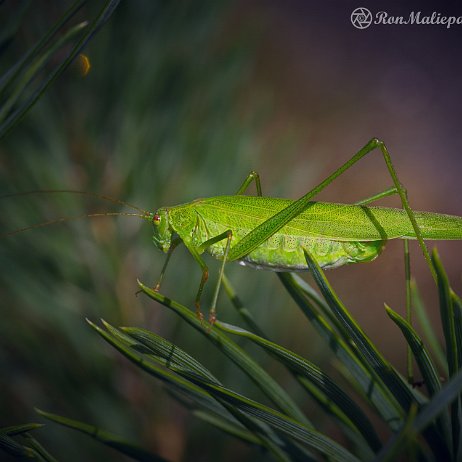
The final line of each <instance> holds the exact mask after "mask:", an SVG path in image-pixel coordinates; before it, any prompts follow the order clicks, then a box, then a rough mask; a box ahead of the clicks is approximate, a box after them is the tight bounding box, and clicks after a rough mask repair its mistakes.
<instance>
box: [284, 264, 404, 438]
mask: <svg viewBox="0 0 462 462" xmlns="http://www.w3.org/2000/svg"><path fill="white" fill-rule="evenodd" d="M278 276H279V278H280V279H281V281H282V283H283V284H284V286H285V287H286V289H287V291H288V292H289V294H290V295H291V296H292V298H293V299H294V301H295V302H296V303H297V304H298V306H299V307H300V308H301V310H302V311H303V313H304V314H305V316H306V317H307V318H308V319H309V321H310V322H311V323H312V325H313V326H314V327H315V328H316V330H317V331H318V332H319V334H320V335H321V336H322V337H323V338H324V339H325V341H326V343H327V345H329V347H330V348H331V350H332V351H333V352H334V354H335V355H336V356H337V357H338V359H339V360H340V362H341V363H342V364H343V365H344V368H342V372H343V373H345V372H347V373H348V375H346V376H347V378H349V379H350V380H351V379H354V383H355V384H356V385H357V388H358V391H359V392H361V393H362V394H363V396H364V397H365V399H366V400H367V401H368V402H370V403H371V404H372V405H374V406H375V408H376V409H377V411H378V412H379V414H380V415H381V416H382V417H383V419H384V420H385V422H386V423H387V424H388V425H389V426H390V428H391V429H393V430H398V429H399V428H400V426H401V422H402V419H403V418H404V412H403V410H402V408H401V407H400V406H399V404H398V403H397V401H396V400H395V398H394V397H393V396H392V395H391V393H390V392H389V391H388V390H387V388H386V387H385V386H384V384H383V383H382V382H381V381H379V380H377V377H376V376H375V374H372V373H371V371H370V369H369V368H367V367H366V366H365V365H364V364H363V363H362V362H361V361H360V360H359V359H358V357H357V356H356V355H355V354H354V353H353V351H352V349H351V347H350V345H351V343H350V342H346V341H344V340H343V339H342V338H341V337H340V336H339V335H338V334H337V333H336V332H335V331H334V330H333V329H332V327H331V325H330V324H329V323H328V322H327V321H326V319H325V318H324V317H323V315H322V314H321V313H320V312H319V311H318V310H317V309H316V306H314V305H313V302H312V300H310V299H308V298H307V296H306V292H305V289H306V288H305V287H304V285H301V284H300V283H299V282H300V278H298V277H294V275H293V274H290V273H283V274H279V275H278Z"/></svg>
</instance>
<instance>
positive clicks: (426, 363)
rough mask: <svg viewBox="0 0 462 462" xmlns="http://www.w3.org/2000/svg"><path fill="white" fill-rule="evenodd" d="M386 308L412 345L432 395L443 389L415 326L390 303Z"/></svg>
mask: <svg viewBox="0 0 462 462" xmlns="http://www.w3.org/2000/svg"><path fill="white" fill-rule="evenodd" d="M385 310H386V312H387V314H388V316H389V317H390V319H391V320H392V321H393V322H394V323H395V324H396V325H397V326H398V327H399V329H400V330H401V332H402V333H403V335H404V337H405V339H406V341H407V343H408V345H409V346H410V347H411V350H412V353H413V354H414V357H415V359H416V361H417V364H418V366H419V369H420V371H421V373H422V377H423V380H424V382H425V385H426V386H427V389H428V391H429V393H430V396H433V395H434V394H435V393H437V392H438V391H439V390H440V389H441V381H440V379H439V376H438V372H437V370H436V368H435V366H434V364H433V362H432V360H431V357H430V355H429V353H428V351H427V349H426V348H425V346H424V344H423V341H422V339H421V338H420V337H419V335H418V334H417V332H416V331H415V330H414V328H413V327H412V326H411V325H410V324H409V323H408V322H407V321H406V320H405V319H404V318H403V317H402V316H400V315H399V314H398V313H396V312H395V311H393V310H392V309H391V308H390V307H389V306H388V305H385Z"/></svg>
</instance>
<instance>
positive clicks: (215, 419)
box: [193, 410, 260, 445]
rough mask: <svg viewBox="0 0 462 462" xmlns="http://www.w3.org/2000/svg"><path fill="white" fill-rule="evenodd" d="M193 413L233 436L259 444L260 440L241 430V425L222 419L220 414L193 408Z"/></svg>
mask: <svg viewBox="0 0 462 462" xmlns="http://www.w3.org/2000/svg"><path fill="white" fill-rule="evenodd" d="M193 414H194V415H195V416H196V417H198V418H199V419H201V420H203V421H204V422H207V423H209V424H210V425H213V426H214V427H217V428H219V429H220V430H222V431H224V432H225V433H228V434H229V435H231V436H234V437H235V438H238V439H240V440H242V441H245V442H246V443H250V444H256V445H260V440H259V439H258V438H257V437H256V436H254V435H252V434H251V433H249V432H248V431H243V428H242V427H239V426H237V425H234V424H232V423H231V422H230V421H229V420H226V419H223V418H222V417H221V416H218V415H216V414H212V413H211V412H207V411H202V410H195V411H193Z"/></svg>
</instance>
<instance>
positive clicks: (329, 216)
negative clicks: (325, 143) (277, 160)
mask: <svg viewBox="0 0 462 462" xmlns="http://www.w3.org/2000/svg"><path fill="white" fill-rule="evenodd" d="M374 150H377V152H379V153H381V155H382V156H383V159H384V161H385V164H386V166H387V168H388V172H389V174H390V176H391V178H392V181H393V187H392V188H390V189H388V190H386V191H384V192H382V193H379V194H377V195H375V196H373V197H371V198H369V199H367V200H364V201H361V202H358V203H356V204H352V205H348V204H334V203H325V202H316V201H313V200H312V198H313V197H314V196H315V195H316V194H318V193H319V192H320V191H322V190H323V189H324V188H325V187H326V186H328V185H329V184H330V183H332V182H333V181H334V180H335V179H336V178H337V177H339V176H340V175H341V174H342V173H344V172H345V171H346V170H348V169H349V168H350V167H351V166H353V165H354V164H355V163H356V162H358V161H359V160H360V159H362V158H363V157H364V156H366V155H367V154H369V153H371V152H374ZM252 182H255V185H256V189H257V196H246V195H243V193H244V192H245V191H246V189H247V188H248V187H249V185H250V184H251V183H252ZM391 194H398V195H399V197H400V200H401V204H402V206H403V208H402V209H396V208H386V207H370V206H366V205H365V204H368V203H370V202H371V201H373V200H376V199H379V198H381V197H384V196H388V195H391ZM100 197H101V196H100ZM102 198H107V197H102ZM116 202H117V201H116ZM118 202H119V203H121V204H124V205H130V204H126V203H123V202H122V201H118ZM135 208H136V209H137V210H138V211H140V212H141V213H133V214H125V215H133V216H138V217H141V218H143V219H146V220H148V221H150V222H151V223H152V224H153V228H154V234H153V242H154V244H155V245H156V247H158V248H159V249H160V250H162V251H164V252H165V253H167V258H166V261H165V264H164V266H163V268H162V271H161V274H160V277H159V280H158V282H157V284H156V286H155V288H156V290H159V288H160V284H161V281H162V279H163V277H164V274H165V270H166V268H167V265H168V262H169V260H170V257H171V255H172V252H173V251H174V249H175V248H176V247H177V246H178V245H179V244H184V245H185V246H186V248H187V249H188V251H189V252H190V254H191V255H192V256H193V258H194V259H195V260H196V262H197V263H198V264H199V266H200V267H201V270H202V276H201V280H200V284H199V289H198V291H197V295H196V298H195V307H196V312H197V315H198V316H199V317H200V318H201V319H202V314H201V311H200V300H201V296H202V292H203V289H204V285H205V283H206V281H207V279H208V268H207V265H206V263H205V261H204V260H203V258H202V254H203V253H204V252H205V251H207V252H208V253H210V254H211V255H212V256H213V257H215V258H217V259H219V260H221V261H222V263H221V265H220V271H219V277H218V281H217V284H216V286H215V291H214V294H213V298H212V304H211V308H210V313H209V321H210V322H211V323H213V322H214V321H215V319H216V304H217V299H218V293H219V289H220V286H221V282H222V278H223V271H224V267H225V264H226V263H227V262H231V261H239V262H240V263H241V264H243V265H250V266H253V267H255V268H257V269H270V270H274V271H303V270H307V269H308V265H307V262H306V257H305V253H304V249H306V250H307V251H308V252H309V253H310V254H311V255H312V256H313V257H314V258H315V259H316V261H317V262H318V263H319V265H320V266H321V267H323V268H336V267H339V266H342V265H345V264H349V263H356V262H365V261H371V260H373V259H374V258H376V257H377V256H378V255H379V254H380V252H381V250H382V249H383V247H384V244H385V242H386V241H387V240H390V239H398V238H399V239H417V241H418V242H419V245H420V248H421V249H422V252H423V254H424V257H425V259H426V260H427V262H428V264H429V267H430V270H431V272H432V275H433V277H435V272H434V269H433V266H432V263H431V260H430V256H429V253H428V251H427V248H426V245H425V242H424V240H450V239H462V218H461V217H458V216H452V215H444V214H438V213H431V212H414V211H413V210H412V209H411V208H410V206H409V202H408V199H407V194H406V191H405V189H404V188H403V186H402V185H401V183H400V182H399V180H398V177H397V174H396V171H395V169H394V167H393V164H392V161H391V158H390V155H389V153H388V151H387V148H386V147H385V145H384V143H383V142H382V141H380V140H378V139H376V138H373V139H372V140H371V141H369V142H368V143H367V144H366V145H365V146H364V147H363V148H362V149H360V150H359V151H358V152H357V153H356V154H355V155H354V156H353V157H352V158H351V159H350V160H349V161H347V162H346V163H344V164H343V165H342V166H341V167H340V168H338V169H337V170H336V171H335V172H333V173H332V174H331V175H329V176H328V177H327V178H326V179H325V180H324V181H322V182H321V183H319V184H318V185H317V186H316V187H315V188H313V189H312V190H311V191H309V192H308V193H307V194H305V195H304V196H302V197H301V198H299V199H298V200H289V199H278V198H271V197H265V196H263V195H262V192H261V185H260V179H259V176H258V174H256V173H255V172H251V173H250V174H249V176H248V177H247V178H246V179H245V181H244V182H243V184H242V185H241V187H240V188H239V189H238V191H237V193H236V194H235V195H232V196H217V197H211V198H205V199H196V200H194V201H193V202H189V203H186V204H182V205H177V206H172V207H162V208H160V209H158V210H157V211H156V212H154V213H152V212H146V211H143V210H141V209H139V208H137V207H135ZM117 214H118V213H108V215H117ZM121 214H122V213H121ZM97 215H100V214H92V216H97ZM102 215H104V214H102ZM64 220H65V218H62V219H58V220H54V221H53V222H59V221H64ZM50 223H51V222H47V223H45V224H50ZM45 224H39V225H35V226H33V227H37V226H43V225H45ZM16 232H17V231H16ZM9 234H12V233H9Z"/></svg>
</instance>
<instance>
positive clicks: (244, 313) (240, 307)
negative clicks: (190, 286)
mask: <svg viewBox="0 0 462 462" xmlns="http://www.w3.org/2000/svg"><path fill="white" fill-rule="evenodd" d="M222 283H223V288H224V289H225V292H226V295H227V296H228V298H229V299H230V300H231V303H232V305H233V306H234V308H235V309H236V311H237V312H238V313H239V315H240V316H241V318H242V319H243V320H244V321H245V323H246V324H247V326H248V327H249V328H250V329H251V330H252V332H255V333H256V334H258V335H259V336H260V337H266V335H265V333H264V332H263V331H262V330H261V329H260V327H259V326H258V324H257V323H256V322H255V320H254V319H253V316H252V313H250V311H249V310H248V309H247V308H246V307H245V306H244V304H243V303H242V301H241V299H240V298H239V297H238V295H237V294H236V291H235V290H234V288H233V286H232V285H231V282H230V281H229V279H228V278H227V277H226V274H223V279H222Z"/></svg>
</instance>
